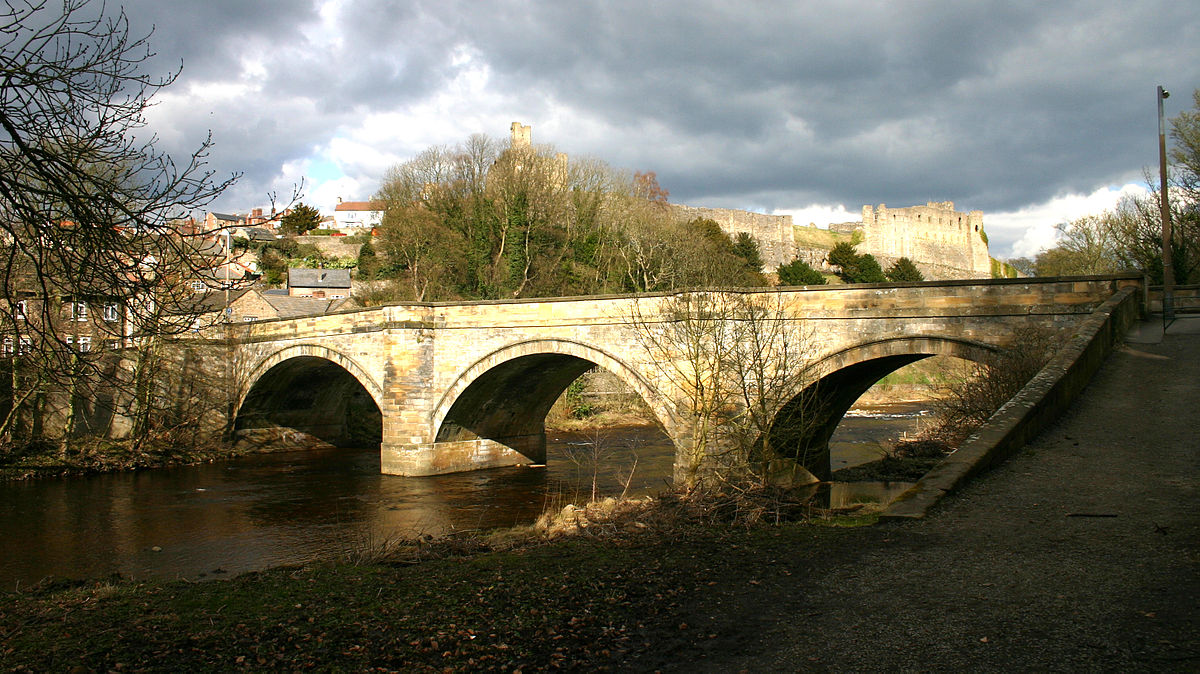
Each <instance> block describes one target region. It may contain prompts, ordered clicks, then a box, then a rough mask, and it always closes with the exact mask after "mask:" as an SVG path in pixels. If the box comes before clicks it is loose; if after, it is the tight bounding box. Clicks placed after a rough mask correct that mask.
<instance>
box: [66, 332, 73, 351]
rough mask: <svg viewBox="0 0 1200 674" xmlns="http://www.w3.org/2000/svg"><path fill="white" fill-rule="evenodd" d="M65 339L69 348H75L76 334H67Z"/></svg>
mask: <svg viewBox="0 0 1200 674" xmlns="http://www.w3.org/2000/svg"><path fill="white" fill-rule="evenodd" d="M65 340H66V342H67V348H68V349H74V348H75V335H67V336H66V337H65Z"/></svg>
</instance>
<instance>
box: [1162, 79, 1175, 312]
mask: <svg viewBox="0 0 1200 674" xmlns="http://www.w3.org/2000/svg"><path fill="white" fill-rule="evenodd" d="M1170 95H1171V93H1170V92H1168V91H1167V90H1166V89H1163V88H1162V85H1159V87H1158V178H1159V187H1158V202H1159V203H1158V207H1159V210H1160V212H1161V215H1162V263H1163V299H1162V307H1163V320H1164V321H1171V320H1174V319H1175V301H1174V300H1175V298H1174V297H1173V295H1174V289H1173V286H1174V285H1175V270H1174V269H1173V268H1172V264H1171V206H1170V203H1169V202H1168V201H1167V132H1166V123H1165V122H1163V101H1164V100H1165V99H1166V98H1168V97H1169V96H1170Z"/></svg>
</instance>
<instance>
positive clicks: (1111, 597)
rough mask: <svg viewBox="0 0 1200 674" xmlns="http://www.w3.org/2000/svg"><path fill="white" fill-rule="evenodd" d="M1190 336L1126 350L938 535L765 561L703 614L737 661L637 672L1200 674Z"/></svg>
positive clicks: (955, 507)
mask: <svg viewBox="0 0 1200 674" xmlns="http://www.w3.org/2000/svg"><path fill="white" fill-rule="evenodd" d="M1187 320H1188V321H1192V322H1191V323H1188V322H1187V321H1182V322H1181V323H1179V324H1176V325H1175V326H1173V327H1172V330H1170V331H1168V334H1167V335H1166V336H1165V338H1164V337H1161V336H1158V337H1156V336H1155V335H1154V334H1153V333H1154V332H1155V330H1154V326H1153V325H1150V326H1149V327H1148V328H1145V329H1143V331H1142V333H1143V334H1142V335H1141V336H1140V337H1139V336H1138V335H1137V334H1134V335H1133V336H1132V337H1131V339H1139V340H1141V341H1143V342H1152V343H1133V342H1132V341H1131V342H1130V343H1127V344H1126V345H1125V346H1124V347H1122V348H1121V349H1120V350H1119V351H1118V352H1117V353H1115V354H1114V355H1113V356H1112V357H1111V358H1110V359H1109V360H1108V362H1106V363H1105V365H1104V366H1103V368H1102V369H1101V370H1100V372H1099V373H1098V375H1097V377H1096V379H1095V380H1094V381H1093V382H1092V383H1091V385H1090V386H1089V387H1088V388H1087V390H1086V391H1085V392H1084V395H1083V396H1082V398H1081V399H1080V400H1079V401H1078V402H1077V403H1076V404H1075V405H1074V406H1073V407H1072V409H1071V410H1070V411H1069V412H1068V413H1067V414H1066V415H1065V416H1064V417H1063V418H1062V419H1061V420H1060V421H1059V422H1058V423H1057V424H1056V425H1055V426H1054V427H1052V428H1051V429H1049V430H1048V431H1047V432H1046V433H1044V434H1043V435H1042V436H1041V437H1039V438H1038V439H1037V440H1036V441H1035V442H1033V443H1031V444H1030V445H1028V446H1027V447H1026V448H1025V450H1023V451H1022V452H1020V453H1019V454H1018V455H1017V456H1015V457H1013V458H1012V459H1011V460H1009V461H1008V462H1007V463H1006V464H1004V465H1003V466H1001V467H999V468H997V469H995V470H993V471H991V472H989V473H987V474H985V475H984V476H982V477H981V478H979V479H977V480H975V481H974V482H973V483H972V484H970V485H969V486H968V487H967V488H966V489H964V490H963V491H961V492H959V493H957V494H952V495H951V496H949V497H948V498H946V499H945V500H944V501H943V502H942V503H941V504H940V505H939V506H938V507H936V508H935V509H934V511H933V512H932V513H931V515H930V516H929V517H928V518H927V519H925V520H924V521H917V522H906V523H891V524H881V525H879V526H876V527H872V528H870V529H869V530H864V531H862V535H861V536H850V537H842V538H838V539H835V540H831V541H825V542H823V543H825V544H828V547H826V545H822V549H821V551H820V556H821V557H822V559H809V560H806V561H804V562H802V563H796V564H789V563H788V562H787V561H786V560H763V562H764V564H763V566H762V567H761V568H760V571H761V572H760V573H759V574H757V575H756V576H755V578H754V579H753V580H754V583H753V584H748V585H746V586H745V592H742V593H738V594H736V595H733V596H731V597H729V598H728V600H727V602H728V603H725V604H720V603H718V604H717V605H711V604H710V605H707V606H704V607H699V606H698V607H696V608H697V610H701V611H706V612H707V615H697V616H696V617H695V619H694V622H701V621H708V622H710V623H712V624H713V629H712V630H711V631H712V632H714V633H717V632H724V634H722V635H721V636H722V637H723V638H721V639H719V641H720V642H722V647H720V648H712V649H705V648H703V646H702V645H701V644H697V645H698V646H701V647H700V648H698V649H696V650H693V651H692V652H690V653H674V654H661V653H650V654H647V656H646V657H645V658H644V659H642V660H641V661H637V662H627V663H624V665H625V666H627V667H630V668H631V669H636V670H653V669H662V670H664V671H682V670H688V671H722V672H735V671H749V672H763V671H910V670H915V671H948V670H966V671H1022V670H1023V671H1047V670H1049V671H1200V573H1198V570H1200V494H1198V493H1197V484H1198V482H1200V318H1193V319H1187ZM1171 333H1177V334H1171ZM1155 339H1158V340H1160V341H1158V342H1157V343H1153V342H1154V340H1155ZM767 562H769V564H768V563H767ZM719 626H720V627H725V628H726V629H731V630H732V633H731V632H729V631H725V630H721V629H717V628H718V627H719ZM739 639H740V640H739Z"/></svg>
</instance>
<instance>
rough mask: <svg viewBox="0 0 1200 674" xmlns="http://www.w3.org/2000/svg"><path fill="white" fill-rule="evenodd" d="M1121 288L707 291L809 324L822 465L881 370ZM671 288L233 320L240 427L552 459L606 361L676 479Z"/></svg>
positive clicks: (818, 470)
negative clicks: (663, 338)
mask: <svg viewBox="0 0 1200 674" xmlns="http://www.w3.org/2000/svg"><path fill="white" fill-rule="evenodd" d="M1127 286H1138V287H1139V288H1140V287H1141V278H1140V277H1137V276H1131V275H1117V276H1097V277H1073V278H1052V279H1003V280H985V281H948V282H930V283H914V284H878V285H876V284H871V285H851V286H819V287H809V288H788V289H782V290H762V289H750V290H729V291H705V292H708V293H712V292H725V293H734V294H738V295H742V296H746V297H751V298H757V299H758V300H760V301H769V302H770V303H772V304H773V305H775V306H779V307H781V308H782V311H783V314H784V315H786V316H787V319H788V320H789V321H792V322H793V323H795V324H796V325H797V326H803V332H804V334H805V335H806V337H805V343H804V350H805V353H804V357H803V358H802V359H797V360H796V361H795V364H794V365H791V366H789V367H793V368H794V370H795V371H794V372H793V373H789V377H790V379H791V380H792V381H793V382H795V386H796V391H795V392H796V394H797V395H800V394H801V392H802V391H803V390H805V389H806V387H809V386H811V385H814V384H815V385H816V389H815V390H817V391H819V395H820V396H821V397H822V401H821V402H822V404H821V407H820V409H821V410H822V414H823V415H824V418H823V419H822V420H821V422H820V423H818V424H815V426H814V427H813V430H812V431H811V433H810V435H811V437H810V438H808V439H807V440H806V441H805V442H806V443H807V444H809V445H810V446H812V447H816V448H817V450H818V451H815V452H812V453H810V456H814V457H816V458H815V459H813V460H809V461H807V462H806V466H805V467H806V468H807V469H808V470H809V471H811V472H812V473H813V474H815V475H816V476H817V477H825V476H826V475H827V474H828V470H829V466H828V463H829V462H828V446H827V442H828V438H829V435H830V434H832V432H833V429H834V428H835V427H836V425H837V422H838V421H839V420H840V419H841V416H842V414H844V413H845V411H846V409H848V408H849V407H850V406H851V405H852V404H853V403H854V401H855V400H856V399H857V398H858V397H859V396H860V395H861V394H862V393H863V392H864V391H866V389H867V388H869V387H870V386H871V385H873V384H874V383H875V382H876V381H878V380H879V379H880V378H881V377H883V376H885V375H886V374H888V373H889V372H891V371H893V370H895V369H898V368H899V367H902V366H904V365H907V364H909V363H911V362H914V361H916V360H919V359H921V358H925V357H928V356H933V355H950V356H956V357H960V358H966V359H971V360H980V359H983V358H985V357H987V355H988V354H990V353H992V352H994V351H996V350H998V349H1004V348H1006V347H1007V346H1009V345H1010V344H1011V343H1012V341H1013V340H1014V339H1018V338H1019V337H1020V335H1021V334H1022V332H1023V331H1026V330H1029V329H1031V328H1036V329H1038V330H1049V331H1054V332H1055V333H1058V334H1061V335H1063V338H1064V339H1065V338H1066V337H1068V336H1069V335H1070V334H1071V333H1072V331H1073V330H1074V328H1075V327H1076V326H1078V325H1079V324H1080V323H1081V321H1082V320H1083V319H1084V318H1086V317H1087V316H1088V315H1089V314H1090V313H1091V312H1092V311H1093V310H1094V309H1095V308H1096V307H1097V306H1099V305H1100V304H1101V303H1102V302H1104V301H1105V300H1106V299H1108V298H1109V297H1110V296H1112V295H1113V294H1114V293H1115V292H1117V291H1118V290H1119V289H1121V288H1124V287H1127ZM673 298H674V296H673V295H669V294H667V295H641V296H609V297H582V298H559V299H540V300H515V301H495V302H462V303H421V304H402V305H391V306H382V307H373V308H368V309H360V310H353V311H348V312H343V313H337V314H327V315H323V316H312V317H305V318H297V319H284V320H275V321H263V322H257V323H249V324H242V325H236V326H230V327H228V328H227V329H228V330H229V335H228V337H229V342H228V343H232V344H233V346H232V367H233V369H234V371H235V379H236V381H237V385H238V388H239V391H238V395H237V404H236V406H235V414H236V422H235V424H234V427H235V428H236V429H237V432H238V433H239V434H242V435H244V436H248V437H250V436H257V437H269V436H270V435H271V434H272V433H274V434H287V433H296V434H302V435H308V436H315V437H317V438H320V439H322V440H324V441H327V442H330V443H331V444H335V445H347V446H350V445H358V444H361V442H363V441H364V438H363V433H362V431H361V426H362V422H363V421H364V420H366V421H367V422H369V423H374V424H376V425H377V428H378V430H377V431H376V436H377V441H378V442H379V443H380V456H381V461H380V463H381V467H382V470H383V472H384V473H389V474H395V475H433V474H440V473H449V472H456V471H466V470H477V469H482V468H491V467H498V466H509V465H516V464H537V463H543V462H544V461H545V452H546V435H545V426H544V423H545V416H546V413H547V412H548V411H549V409H550V407H551V405H553V403H554V401H555V400H556V399H557V398H558V397H559V395H560V394H561V393H562V392H563V391H564V390H565V389H566V387H567V386H568V385H570V383H571V382H572V381H574V380H575V379H576V378H577V377H579V376H580V375H581V374H583V373H584V372H586V371H587V370H589V369H591V368H593V367H597V366H598V367H601V368H604V369H605V370H608V371H609V372H611V373H612V374H613V375H615V376H616V377H618V378H619V379H621V380H622V381H623V382H624V383H625V384H627V385H628V386H629V387H630V389H632V390H633V391H634V392H636V393H637V394H638V395H639V396H641V398H642V399H643V400H644V401H645V403H646V404H647V406H648V408H649V409H650V410H651V412H652V413H653V415H654V417H655V420H656V421H657V422H658V424H659V425H661V427H662V428H663V430H664V431H665V433H666V434H667V436H668V437H670V438H671V440H672V442H674V443H675V445H676V448H677V457H678V458H677V460H676V479H686V477H687V475H686V472H687V471H688V470H689V466H688V463H689V462H688V461H687V460H686V458H685V457H687V456H690V452H691V449H692V447H693V445H694V440H693V437H692V436H693V429H695V428H696V427H697V424H696V419H693V418H691V417H690V416H689V414H688V413H687V412H686V411H685V410H687V409H689V406H688V405H687V404H685V401H686V398H687V394H686V392H684V391H681V390H680V387H679V385H678V383H677V382H676V381H675V380H673V379H672V378H671V377H670V376H668V375H667V374H666V371H667V369H668V368H664V367H663V365H664V360H671V359H672V358H683V355H682V354H677V355H675V356H666V355H664V354H662V353H652V352H651V350H648V349H647V348H646V346H645V339H644V338H641V337H640V336H639V331H645V330H648V329H650V330H652V329H656V328H655V327H654V326H655V325H665V323H662V322H669V321H672V320H675V319H676V318H677V317H672V316H671V315H667V314H666V313H664V312H663V311H662V307H664V306H670V305H671V302H672V301H673ZM635 317H636V320H633V319H634V318H635ZM356 429H358V430H356ZM366 435H367V436H369V435H371V434H370V433H367V434H366ZM367 441H369V438H368V440H367ZM822 446H823V451H824V454H823V456H822V452H821V450H822Z"/></svg>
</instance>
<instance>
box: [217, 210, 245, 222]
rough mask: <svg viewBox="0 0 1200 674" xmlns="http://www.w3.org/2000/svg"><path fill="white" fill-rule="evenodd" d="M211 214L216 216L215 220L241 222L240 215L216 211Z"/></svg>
mask: <svg viewBox="0 0 1200 674" xmlns="http://www.w3.org/2000/svg"><path fill="white" fill-rule="evenodd" d="M212 216H213V217H214V218H216V219H217V220H223V221H225V222H241V221H242V216H240V215H230V214H229V213H216V212H214V213H213V214H212Z"/></svg>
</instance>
